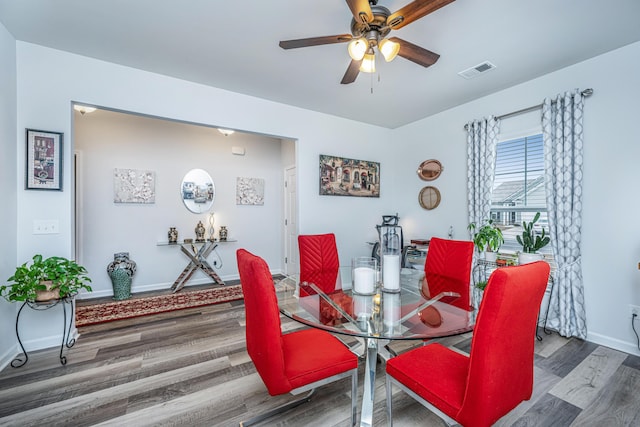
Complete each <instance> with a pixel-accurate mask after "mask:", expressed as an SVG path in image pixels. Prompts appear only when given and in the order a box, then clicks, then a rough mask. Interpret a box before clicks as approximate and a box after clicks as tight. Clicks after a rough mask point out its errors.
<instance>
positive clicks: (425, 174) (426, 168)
mask: <svg viewBox="0 0 640 427" xmlns="http://www.w3.org/2000/svg"><path fill="white" fill-rule="evenodd" d="M443 170H444V169H443V167H442V164H441V163H440V162H439V161H438V160H435V159H431V160H425V161H424V162H422V163H420V167H419V168H418V176H419V177H420V179H422V180H424V181H433V180H434V179H436V178H437V177H439V176H440V174H441V173H442V171H443Z"/></svg>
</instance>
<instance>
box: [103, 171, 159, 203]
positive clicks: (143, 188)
mask: <svg viewBox="0 0 640 427" xmlns="http://www.w3.org/2000/svg"><path fill="white" fill-rule="evenodd" d="M113 202H114V203H142V204H153V203H155V202H156V173H155V171H150V170H137V169H114V170H113Z"/></svg>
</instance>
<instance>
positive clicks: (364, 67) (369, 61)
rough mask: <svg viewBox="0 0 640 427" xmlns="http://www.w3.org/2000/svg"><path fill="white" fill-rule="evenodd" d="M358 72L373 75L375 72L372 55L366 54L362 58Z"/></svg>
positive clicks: (373, 55) (374, 62)
mask: <svg viewBox="0 0 640 427" xmlns="http://www.w3.org/2000/svg"><path fill="white" fill-rule="evenodd" d="M360 72H362V73H375V72H376V56H375V54H374V53H367V54H365V55H364V58H362V64H360Z"/></svg>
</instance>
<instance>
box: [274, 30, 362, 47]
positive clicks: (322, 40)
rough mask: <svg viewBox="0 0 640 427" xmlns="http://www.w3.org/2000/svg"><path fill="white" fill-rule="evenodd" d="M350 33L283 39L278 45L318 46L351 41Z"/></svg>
mask: <svg viewBox="0 0 640 427" xmlns="http://www.w3.org/2000/svg"><path fill="white" fill-rule="evenodd" d="M352 38H353V36H352V35H351V34H339V35H337V36H324V37H310V38H308V39H296V40H283V41H281V42H280V43H279V46H280V47H281V48H283V49H296V48H299V47H309V46H319V45H323V44H332V43H346V42H348V41H351V39H352Z"/></svg>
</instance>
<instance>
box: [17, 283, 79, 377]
mask: <svg viewBox="0 0 640 427" xmlns="http://www.w3.org/2000/svg"><path fill="white" fill-rule="evenodd" d="M74 303H75V295H74V296H70V297H66V298H61V299H57V300H52V301H46V302H35V301H25V302H23V303H22V306H21V307H20V309H19V310H18V315H17V316H16V337H17V338H18V344H19V345H20V348H21V349H22V353H23V354H24V360H22V358H21V357H20V356H16V358H15V359H13V360H12V361H11V367H13V368H19V367H21V366H24V365H25V364H26V363H27V361H28V360H29V355H28V354H27V351H26V350H25V348H24V345H22V341H21V340H20V331H19V328H18V325H19V323H20V313H22V309H23V308H25V306H27V307H29V308H31V309H32V310H49V309H51V308H53V307H55V306H57V305H62V311H63V324H62V343H61V344H60V363H61V364H62V365H66V364H67V357H66V356H64V355H63V354H62V353H63V350H64V347H65V346H66V347H67V348H71V347H73V345H74V344H75V343H76V340H75V338H71V325H72V324H73V316H74ZM67 304H68V305H69V307H70V308H71V316H70V317H69V325H67Z"/></svg>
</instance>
